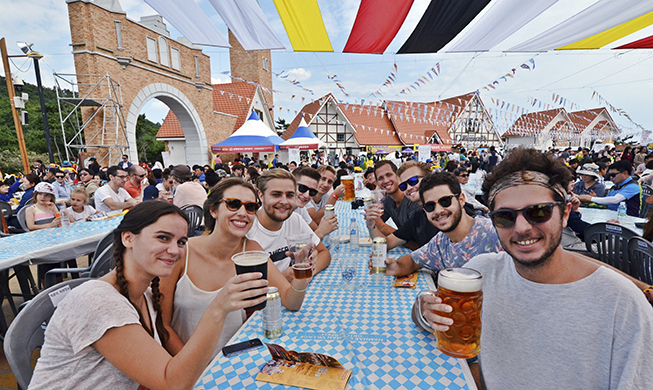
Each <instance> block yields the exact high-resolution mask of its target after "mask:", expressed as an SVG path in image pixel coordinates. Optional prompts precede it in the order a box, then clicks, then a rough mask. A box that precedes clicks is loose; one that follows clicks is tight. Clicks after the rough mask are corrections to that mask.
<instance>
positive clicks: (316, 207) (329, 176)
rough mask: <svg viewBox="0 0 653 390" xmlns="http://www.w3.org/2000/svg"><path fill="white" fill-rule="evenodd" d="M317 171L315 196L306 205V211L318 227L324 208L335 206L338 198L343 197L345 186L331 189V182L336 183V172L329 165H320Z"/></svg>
mask: <svg viewBox="0 0 653 390" xmlns="http://www.w3.org/2000/svg"><path fill="white" fill-rule="evenodd" d="M317 171H318V172H319V173H320V181H319V182H318V183H317V194H315V195H314V196H313V199H312V200H311V201H310V202H309V203H308V204H307V205H306V210H307V211H308V214H309V215H310V216H311V218H313V221H315V223H316V224H318V225H319V224H320V222H322V217H323V216H324V206H326V205H328V204H330V205H333V204H336V201H337V200H338V198H342V197H343V196H345V186H344V185H342V184H340V185H339V186H337V187H336V188H335V189H334V188H333V182H334V181H336V170H335V168H334V167H332V166H331V165H320V166H319V167H318V168H317Z"/></svg>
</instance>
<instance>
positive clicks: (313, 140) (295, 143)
mask: <svg viewBox="0 0 653 390" xmlns="http://www.w3.org/2000/svg"><path fill="white" fill-rule="evenodd" d="M324 146H326V145H325V144H324V142H322V141H321V140H320V139H319V138H317V137H316V136H315V134H313V131H312V130H311V128H310V127H308V125H307V124H306V121H305V120H304V118H302V119H301V120H300V121H299V126H298V127H297V129H296V130H295V132H294V133H293V134H292V136H291V137H290V138H288V140H286V141H284V142H283V143H282V144H281V145H279V149H281V150H286V149H301V150H311V149H319V148H321V147H324Z"/></svg>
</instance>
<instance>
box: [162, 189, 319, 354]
mask: <svg viewBox="0 0 653 390" xmlns="http://www.w3.org/2000/svg"><path fill="white" fill-rule="evenodd" d="M258 209H259V203H258V201H257V197H256V190H255V188H254V186H252V185H251V184H249V183H247V182H245V181H243V180H242V179H240V178H229V179H225V180H222V181H221V182H220V183H218V184H217V185H216V186H215V187H213V188H212V189H211V193H210V195H209V197H208V198H207V200H206V202H205V203H204V225H205V226H206V232H205V233H204V234H203V235H202V236H199V237H193V238H191V239H189V240H188V244H187V245H186V253H185V256H184V259H183V261H180V262H178V263H177V264H176V265H175V268H174V269H173V271H172V274H171V275H170V276H169V277H168V278H164V279H163V280H162V281H161V292H162V293H163V294H164V296H165V298H164V299H163V300H162V302H161V306H162V310H163V315H162V317H163V323H164V325H165V327H166V329H167V330H168V332H169V333H170V338H169V341H168V343H167V345H166V348H167V349H168V351H169V352H170V353H171V354H172V355H175V354H177V353H178V352H179V351H180V350H181V348H182V347H183V346H184V344H185V343H187V342H188V340H189V339H190V337H191V335H192V334H193V332H194V331H195V328H196V327H197V324H198V323H199V321H200V319H201V318H202V315H203V314H204V312H205V311H206V309H207V307H208V306H209V304H210V303H211V302H212V301H213V299H214V297H215V296H217V295H218V294H219V293H220V291H221V290H222V289H223V288H227V287H228V281H229V280H230V279H231V278H233V277H234V276H235V275H236V268H235V265H234V263H233V261H232V260H231V257H232V256H233V255H234V254H236V253H240V252H244V251H254V250H259V251H260V250H262V249H261V246H260V245H259V244H258V243H257V242H255V241H251V240H248V239H247V238H246V237H245V235H246V234H247V232H248V231H249V230H250V228H251V227H252V224H253V223H254V219H255V218H256V212H257V210H258ZM268 281H269V285H270V286H274V287H277V288H278V289H279V294H280V295H281V303H282V304H283V305H284V306H285V307H286V308H287V309H289V310H299V309H300V308H301V306H302V302H303V301H304V295H305V291H306V287H307V286H308V283H309V281H310V279H301V280H294V281H293V285H292V286H291V284H290V283H288V281H287V280H286V278H285V277H284V276H283V275H282V274H281V272H279V270H278V269H277V267H276V266H274V264H273V263H272V262H271V261H270V260H268ZM244 321H245V311H244V310H243V309H239V310H235V311H231V312H229V313H227V314H226V317H225V320H224V324H223V325H222V326H221V327H219V328H218V327H216V329H215V331H216V332H219V333H220V340H219V342H218V344H217V345H216V348H215V350H214V352H213V356H215V355H217V353H218V352H219V351H220V350H221V349H222V347H224V346H225V344H226V343H227V341H229V339H230V338H231V337H232V336H233V335H234V334H235V333H236V331H237V330H238V328H240V326H241V325H242V324H243V322H244Z"/></svg>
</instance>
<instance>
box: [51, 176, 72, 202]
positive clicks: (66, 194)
mask: <svg viewBox="0 0 653 390" xmlns="http://www.w3.org/2000/svg"><path fill="white" fill-rule="evenodd" d="M54 178H55V182H54V183H52V186H53V187H54V196H55V203H56V204H59V205H65V204H66V202H67V201H68V200H69V199H70V194H71V193H72V192H73V187H71V186H70V184H68V183H66V174H65V173H64V172H63V171H60V170H57V171H56V172H55V173H54Z"/></svg>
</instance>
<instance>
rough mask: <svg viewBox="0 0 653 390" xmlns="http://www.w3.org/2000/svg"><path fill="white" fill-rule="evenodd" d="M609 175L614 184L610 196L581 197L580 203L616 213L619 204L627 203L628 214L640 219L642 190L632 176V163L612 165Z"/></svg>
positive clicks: (618, 162) (620, 162)
mask: <svg viewBox="0 0 653 390" xmlns="http://www.w3.org/2000/svg"><path fill="white" fill-rule="evenodd" d="M608 173H609V174H610V175H611V176H612V183H614V187H612V188H611V189H610V191H608V194H607V195H606V196H605V197H598V196H591V195H580V196H579V197H578V198H579V199H580V201H581V202H587V203H589V202H594V203H597V204H602V205H606V206H608V208H609V209H610V210H614V211H617V208H618V207H619V203H621V202H626V209H627V211H626V212H627V214H628V215H631V216H633V217H638V216H639V207H640V198H641V194H642V189H641V188H640V186H639V184H637V182H636V181H635V180H633V178H632V177H631V176H630V175H632V173H633V166H632V164H631V163H630V161H627V160H621V161H617V162H616V163H614V164H612V165H610V167H609V168H608Z"/></svg>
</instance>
